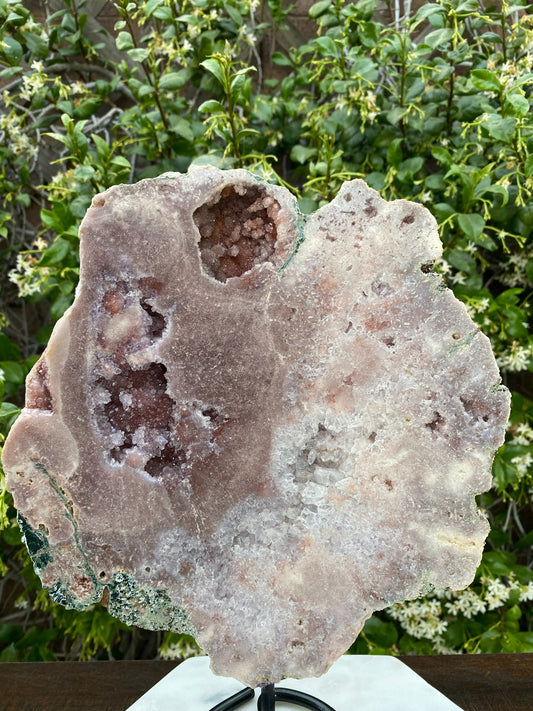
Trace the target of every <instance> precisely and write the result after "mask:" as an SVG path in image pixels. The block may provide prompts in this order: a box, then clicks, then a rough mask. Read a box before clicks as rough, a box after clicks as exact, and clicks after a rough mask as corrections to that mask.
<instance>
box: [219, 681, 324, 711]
mask: <svg viewBox="0 0 533 711" xmlns="http://www.w3.org/2000/svg"><path fill="white" fill-rule="evenodd" d="M253 697H254V690H253V689H250V688H246V689H243V690H242V691H239V692H238V693H237V694H233V696H230V697H229V699H225V701H221V702H220V703H219V704H217V705H216V706H213V708H212V709H210V711H233V709H236V708H237V707H238V706H240V705H241V704H243V703H244V702H245V701H248V700H249V699H253ZM276 701H286V702H287V703H289V704H296V706H302V707H303V708H306V709H311V711H335V709H334V708H332V707H331V706H330V705H329V704H327V703H326V702H325V701H321V700H320V699H317V698H316V697H315V696H311V695H310V694H305V693H304V692H303V691H294V690H293V689H284V688H282V687H280V688H278V689H276V688H275V686H274V684H266V685H265V686H263V688H262V689H261V694H260V695H259V698H258V699H257V710H258V711H275V706H276Z"/></svg>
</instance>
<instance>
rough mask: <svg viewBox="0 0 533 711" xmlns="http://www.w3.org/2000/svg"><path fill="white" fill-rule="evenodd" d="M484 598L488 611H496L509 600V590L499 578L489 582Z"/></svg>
mask: <svg viewBox="0 0 533 711" xmlns="http://www.w3.org/2000/svg"><path fill="white" fill-rule="evenodd" d="M484 598H485V602H486V603H487V609H488V610H496V609H497V608H498V607H501V606H502V605H503V604H504V602H506V601H507V599H508V598H509V588H508V587H507V586H506V585H505V584H504V583H502V581H501V580H498V579H497V578H496V579H493V580H489V581H488V586H487V589H486V590H485V595H484Z"/></svg>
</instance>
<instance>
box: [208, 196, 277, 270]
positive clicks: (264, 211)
mask: <svg viewBox="0 0 533 711" xmlns="http://www.w3.org/2000/svg"><path fill="white" fill-rule="evenodd" d="M279 210H280V205H279V203H278V202H277V201H276V200H275V199H274V198H273V197H271V196H270V195H268V194H267V192H266V190H265V189H264V188H261V187H257V186H246V187H245V186H226V187H225V188H224V190H223V191H222V193H221V194H220V196H218V197H217V198H215V199H214V200H212V201H211V202H208V203H206V204H205V205H202V206H201V207H199V208H198V209H197V210H196V211H195V213H194V221H195V223H196V226H197V227H198V231H199V232H200V244H199V248H200V256H201V259H202V266H203V269H204V271H205V272H206V273H207V274H208V275H209V276H212V277H214V278H215V279H216V280H217V281H221V282H225V281H226V280H227V279H230V278H232V277H239V276H241V275H242V274H244V273H245V272H247V271H249V270H250V269H252V268H253V267H254V266H256V265H258V264H262V263H263V262H266V261H271V258H272V256H273V254H274V251H275V247H276V239H277V216H278V213H279Z"/></svg>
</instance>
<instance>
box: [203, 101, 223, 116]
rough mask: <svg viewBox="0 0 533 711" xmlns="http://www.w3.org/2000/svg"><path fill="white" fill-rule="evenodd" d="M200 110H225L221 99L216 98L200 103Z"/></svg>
mask: <svg viewBox="0 0 533 711" xmlns="http://www.w3.org/2000/svg"><path fill="white" fill-rule="evenodd" d="M198 111H199V112H200V113H201V114H214V113H216V112H217V111H222V112H224V111H225V109H224V106H223V105H222V104H221V103H220V101H215V99H209V100H208V101H204V102H203V104H200V106H199V107H198Z"/></svg>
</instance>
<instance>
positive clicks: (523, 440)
mask: <svg viewBox="0 0 533 711" xmlns="http://www.w3.org/2000/svg"><path fill="white" fill-rule="evenodd" d="M530 442H533V429H532V428H531V427H530V426H529V425H528V424H526V423H525V422H520V424H518V425H517V426H516V428H515V434H514V436H513V444H521V445H524V446H527V445H528V444H530Z"/></svg>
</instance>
